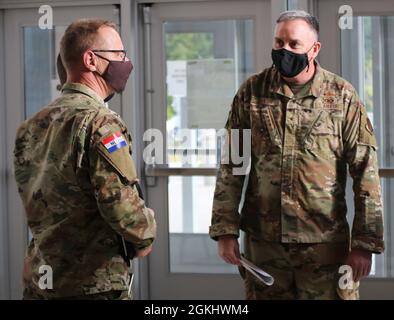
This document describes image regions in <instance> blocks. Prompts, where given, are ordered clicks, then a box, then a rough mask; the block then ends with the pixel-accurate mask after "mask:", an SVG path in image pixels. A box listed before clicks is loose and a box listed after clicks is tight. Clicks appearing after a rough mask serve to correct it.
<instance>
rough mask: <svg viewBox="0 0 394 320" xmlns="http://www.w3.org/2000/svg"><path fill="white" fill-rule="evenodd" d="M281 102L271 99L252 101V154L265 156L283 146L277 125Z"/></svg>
mask: <svg viewBox="0 0 394 320" xmlns="http://www.w3.org/2000/svg"><path fill="white" fill-rule="evenodd" d="M279 113H280V101H279V100H276V99H270V98H259V99H252V101H251V105H250V124H251V130H252V152H253V153H254V154H255V155H264V154H266V153H268V152H269V151H270V150H271V149H272V148H275V147H277V148H280V147H281V145H282V139H281V133H280V130H279V128H278V125H277V121H276V120H277V118H278V117H280V116H279Z"/></svg>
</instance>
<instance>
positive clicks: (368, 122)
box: [365, 118, 373, 134]
mask: <svg viewBox="0 0 394 320" xmlns="http://www.w3.org/2000/svg"><path fill="white" fill-rule="evenodd" d="M365 128H366V129H367V130H368V132H369V133H370V134H372V133H373V126H372V123H371V120H369V118H367V124H366V125H365Z"/></svg>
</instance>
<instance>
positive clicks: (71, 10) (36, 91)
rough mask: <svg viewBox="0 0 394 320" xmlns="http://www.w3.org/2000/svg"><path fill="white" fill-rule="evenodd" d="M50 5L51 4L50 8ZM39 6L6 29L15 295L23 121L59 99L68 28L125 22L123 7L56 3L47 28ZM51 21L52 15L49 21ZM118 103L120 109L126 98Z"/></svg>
mask: <svg viewBox="0 0 394 320" xmlns="http://www.w3.org/2000/svg"><path fill="white" fill-rule="evenodd" d="M46 7H47V9H48V6H46ZM38 9H39V6H38V5H37V8H31V9H8V10H5V11H4V27H5V39H4V40H5V41H4V43H5V44H6V46H5V48H4V52H5V75H6V87H5V97H6V100H5V110H6V115H5V116H6V122H5V123H6V132H7V142H6V144H7V146H6V156H7V160H6V161H7V177H8V179H7V205H8V208H7V209H8V210H7V211H8V242H9V243H8V252H9V276H8V277H7V279H8V280H7V281H9V286H10V289H11V290H10V292H11V297H10V298H12V299H20V298H21V296H22V283H21V277H22V267H23V258H24V254H25V250H26V248H27V243H28V240H29V234H28V229H27V225H26V221H25V214H24V209H23V206H22V203H21V201H20V198H19V195H18V191H17V187H16V184H15V179H14V175H13V172H14V171H13V169H12V163H13V149H14V141H15V133H16V130H17V128H18V127H19V125H20V124H21V123H22V121H23V120H25V119H26V118H28V117H30V116H31V115H32V114H33V113H35V112H37V111H38V110H39V109H40V108H41V107H43V106H45V105H47V104H48V103H49V102H50V101H51V100H53V99H54V98H56V97H57V96H58V95H59V93H60V91H59V89H60V88H59V84H60V82H59V79H58V76H57V71H56V57H57V55H58V52H59V42H60V39H61V37H62V35H63V33H64V31H65V29H66V27H67V26H68V25H69V24H70V23H71V22H72V21H74V20H77V19H81V18H88V17H92V18H93V17H95V18H97V17H98V18H103V19H108V20H111V21H113V22H114V23H116V24H119V10H118V8H117V7H115V6H111V5H107V6H94V7H86V6H79V7H78V9H77V10H76V8H75V6H72V7H58V6H56V7H51V8H49V9H51V11H49V10H45V14H52V16H51V17H52V21H53V26H49V25H47V26H49V28H44V29H42V28H41V27H42V25H41V26H40V24H39V21H40V19H41V17H42V16H43V14H44V13H39V10H38ZM48 21H50V18H49V19H48ZM113 106H117V107H116V108H115V110H117V111H119V110H121V109H120V99H119V98H116V100H115V101H114V102H113Z"/></svg>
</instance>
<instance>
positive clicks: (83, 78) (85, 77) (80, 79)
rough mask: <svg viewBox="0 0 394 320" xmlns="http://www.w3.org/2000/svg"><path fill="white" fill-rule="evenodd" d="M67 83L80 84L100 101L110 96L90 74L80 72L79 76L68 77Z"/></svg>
mask: <svg viewBox="0 0 394 320" xmlns="http://www.w3.org/2000/svg"><path fill="white" fill-rule="evenodd" d="M67 82H76V83H81V84H83V85H85V86H87V87H89V88H90V89H92V90H93V91H94V92H96V93H97V95H98V96H100V97H101V98H102V99H105V98H106V97H108V96H109V95H110V93H109V92H108V89H107V88H106V87H105V85H104V84H103V83H101V82H100V81H98V79H97V77H96V76H95V75H94V74H92V73H91V72H82V73H80V74H76V75H71V76H70V77H67Z"/></svg>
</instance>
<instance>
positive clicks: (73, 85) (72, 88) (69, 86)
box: [62, 82, 105, 107]
mask: <svg viewBox="0 0 394 320" xmlns="http://www.w3.org/2000/svg"><path fill="white" fill-rule="evenodd" d="M65 92H80V93H83V94H85V95H87V96H88V97H90V98H92V99H94V100H96V101H97V102H98V103H100V104H102V105H103V107H105V104H104V100H103V99H102V98H101V97H100V96H99V95H98V94H97V93H96V92H95V91H93V90H92V89H90V88H89V87H88V86H86V85H84V84H82V83H77V82H66V83H65V84H64V85H63V87H62V93H65Z"/></svg>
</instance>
